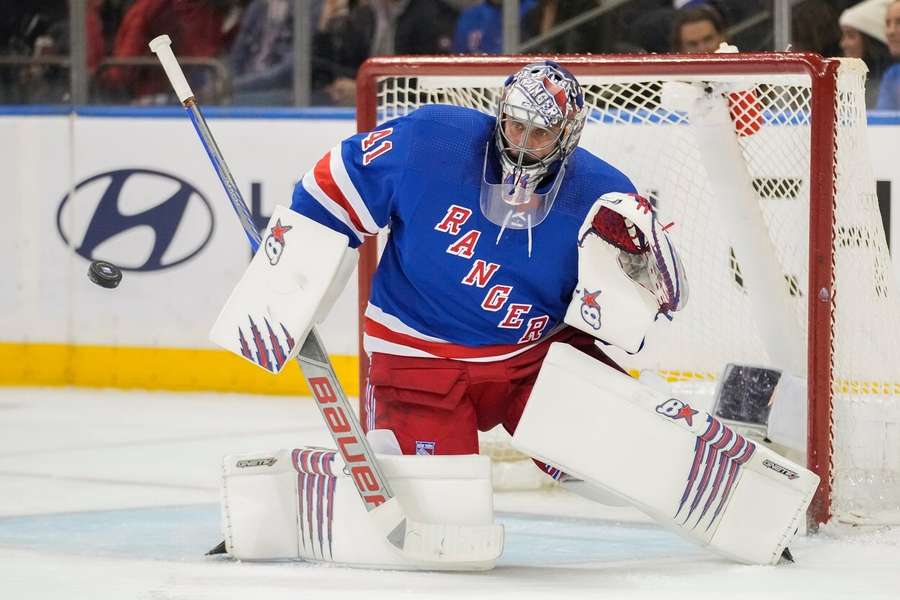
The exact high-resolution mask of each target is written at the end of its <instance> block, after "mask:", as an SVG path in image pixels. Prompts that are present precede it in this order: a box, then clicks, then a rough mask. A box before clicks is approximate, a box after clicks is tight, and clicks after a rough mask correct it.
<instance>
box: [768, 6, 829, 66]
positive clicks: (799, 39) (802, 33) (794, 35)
mask: <svg viewBox="0 0 900 600" xmlns="http://www.w3.org/2000/svg"><path fill="white" fill-rule="evenodd" d="M840 42H841V28H840V26H839V25H838V15H837V12H836V11H835V9H834V8H833V7H832V6H831V5H830V4H828V3H827V2H825V0H803V1H802V2H798V3H797V4H795V5H794V7H793V8H792V9H791V50H793V51H794V52H817V53H819V54H821V55H822V56H839V55H840V53H841V46H840ZM776 50H779V48H776Z"/></svg>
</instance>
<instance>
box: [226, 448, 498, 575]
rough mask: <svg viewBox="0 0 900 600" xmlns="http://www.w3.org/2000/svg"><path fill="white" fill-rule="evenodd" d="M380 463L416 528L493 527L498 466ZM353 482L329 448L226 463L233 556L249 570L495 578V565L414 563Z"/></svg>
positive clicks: (383, 459)
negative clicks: (347, 569) (491, 573)
mask: <svg viewBox="0 0 900 600" xmlns="http://www.w3.org/2000/svg"><path fill="white" fill-rule="evenodd" d="M378 463H379V466H380V467H381V469H382V471H383V472H384V475H385V477H386V478H387V479H388V481H389V483H390V485H391V487H392V488H393V490H394V492H395V494H396V496H397V498H398V499H399V500H400V501H401V502H402V504H403V507H404V509H405V510H406V511H407V513H408V516H409V517H410V518H411V519H413V520H416V521H419V522H432V523H437V522H440V523H446V524H448V525H463V526H468V525H490V524H492V523H493V521H494V512H493V495H492V493H493V492H492V489H491V478H490V473H491V466H490V459H489V458H487V457H485V456H478V455H463V456H399V455H396V456H393V455H383V454H382V455H378ZM348 473H349V471H348V470H346V469H345V468H344V462H343V460H342V459H341V456H340V454H339V453H338V452H337V451H335V450H325V449H322V448H297V449H294V450H278V451H275V452H267V453H253V454H244V455H236V456H228V457H226V458H225V463H224V476H223V484H222V529H223V533H224V535H225V545H226V549H227V551H228V553H229V554H230V555H232V556H233V557H235V558H238V559H241V560H290V559H294V560H296V559H302V560H308V561H316V562H328V563H338V564H342V565H346V566H353V567H367V568H378V569H406V570H466V571H476V570H478V571H480V570H487V569H491V568H493V566H494V561H493V560H490V561H471V562H465V561H463V562H441V563H434V562H416V561H412V560H410V559H407V558H405V557H404V555H403V554H401V553H399V552H397V551H396V548H394V546H392V545H391V544H390V542H388V540H387V539H386V538H385V537H384V535H383V532H382V531H381V530H380V529H379V528H378V527H377V525H376V523H375V522H374V520H373V519H372V517H371V515H370V514H369V513H367V512H366V508H365V507H364V506H363V503H362V501H361V500H360V498H359V495H358V493H357V491H356V488H355V487H354V485H353V481H352V480H351V479H350V476H349V474H348Z"/></svg>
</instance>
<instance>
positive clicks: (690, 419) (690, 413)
mask: <svg viewBox="0 0 900 600" xmlns="http://www.w3.org/2000/svg"><path fill="white" fill-rule="evenodd" d="M698 412H700V411H699V410H694V409H693V408H691V407H690V406H688V405H687V404H685V405H684V406H683V407H682V408H681V410H679V411H678V414H676V415H675V418H676V419H684V420H685V421H687V424H688V425H693V424H694V415H696V414H697V413H698Z"/></svg>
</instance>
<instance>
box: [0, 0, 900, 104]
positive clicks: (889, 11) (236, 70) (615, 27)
mask: <svg viewBox="0 0 900 600" xmlns="http://www.w3.org/2000/svg"><path fill="white" fill-rule="evenodd" d="M82 1H83V2H84V3H85V12H86V14H85V35H86V54H87V56H86V63H87V72H88V76H89V78H90V101H92V102H105V103H145V104H156V103H165V102H169V101H171V94H169V92H168V84H167V83H166V81H165V79H164V76H163V75H162V72H161V70H160V69H159V67H158V65H156V64H155V59H154V58H153V56H152V55H151V54H150V53H149V50H148V47H147V43H148V42H149V41H150V40H151V39H152V38H154V37H155V36H157V35H160V34H163V33H166V34H168V35H169V36H170V37H171V38H172V40H173V45H174V47H175V50H176V52H177V53H178V55H179V57H181V58H182V61H183V63H184V64H185V66H186V70H187V71H188V77H189V79H190V80H191V82H192V84H193V87H194V90H195V91H196V92H197V93H198V95H200V97H201V100H203V101H206V102H210V103H231V104H235V105H245V104H255V105H272V106H278V105H290V104H292V103H293V71H294V66H295V60H296V57H295V51H294V14H293V13H294V7H295V2H294V0H82ZM309 2H310V6H309V9H308V10H309V18H310V20H311V21H310V27H309V31H311V35H312V42H311V44H312V54H311V58H310V64H311V71H312V74H311V90H312V103H313V104H316V105H339V106H351V105H353V103H354V95H355V83H354V77H355V73H356V70H357V69H358V68H359V66H360V65H361V64H362V62H363V61H364V60H365V59H366V58H368V57H370V56H380V55H399V54H499V53H501V52H502V51H503V18H502V16H503V2H502V0H309ZM601 4H603V3H601V2H598V1H597V0H520V14H519V19H520V23H519V26H520V42H521V43H522V44H524V51H525V52H528V53H585V52H589V53H648V52H650V53H665V52H682V53H705V52H714V51H715V50H716V49H717V48H718V47H719V45H720V44H721V43H722V42H726V41H727V42H731V43H734V44H736V45H737V46H738V47H739V48H740V49H741V50H743V51H769V50H784V48H777V49H776V48H774V39H773V34H772V30H773V28H772V23H771V19H769V20H765V19H762V20H759V19H757V20H756V21H757V22H756V24H753V22H754V20H753V17H754V16H755V15H758V14H760V13H761V11H766V10H769V11H771V10H772V0H632V1H631V2H625V3H623V4H622V5H620V6H618V7H617V8H615V9H613V10H609V11H601V10H598V6H599V5H601ZM68 6H69V2H68V0H30V1H29V2H14V3H12V6H11V7H7V10H5V11H4V12H3V14H2V15H0V103H35V102H44V103H60V102H67V101H68V94H69V81H68V66H67V63H66V62H65V58H66V57H67V56H68V53H69V46H70V44H69V35H70V30H69V23H68V20H69V8H68ZM792 11H793V12H792V31H791V48H790V49H791V50H795V51H810V52H818V53H820V54H822V55H823V56H847V57H855V58H860V59H862V60H863V61H865V63H866V65H867V66H868V68H869V80H868V84H867V90H866V92H867V93H866V96H867V105H868V107H869V108H879V109H890V110H900V0H862V1H859V0H855V1H854V0H801V1H800V2H798V3H796V4H795V5H794V7H793V9H792ZM591 12H593V13H595V14H593V15H592V16H591V17H590V18H587V19H584V21H583V22H582V23H580V24H579V25H577V26H576V27H572V28H568V29H565V30H564V31H561V32H560V31H557V29H558V28H559V25H560V24H565V23H566V22H568V21H569V20H571V19H573V18H575V17H578V16H580V15H586V14H588V13H591ZM729 32H732V33H733V35H732V36H731V37H732V38H733V39H729ZM4 59H11V60H5V62H4ZM23 59H29V60H27V61H23ZM23 63H24V64H23Z"/></svg>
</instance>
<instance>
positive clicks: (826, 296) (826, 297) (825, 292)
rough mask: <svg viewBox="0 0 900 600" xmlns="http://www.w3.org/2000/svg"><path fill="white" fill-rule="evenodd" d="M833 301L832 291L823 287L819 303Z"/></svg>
mask: <svg viewBox="0 0 900 600" xmlns="http://www.w3.org/2000/svg"><path fill="white" fill-rule="evenodd" d="M830 300H831V290H829V289H828V288H827V287H823V288H822V289H820V290H819V302H829V301H830Z"/></svg>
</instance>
